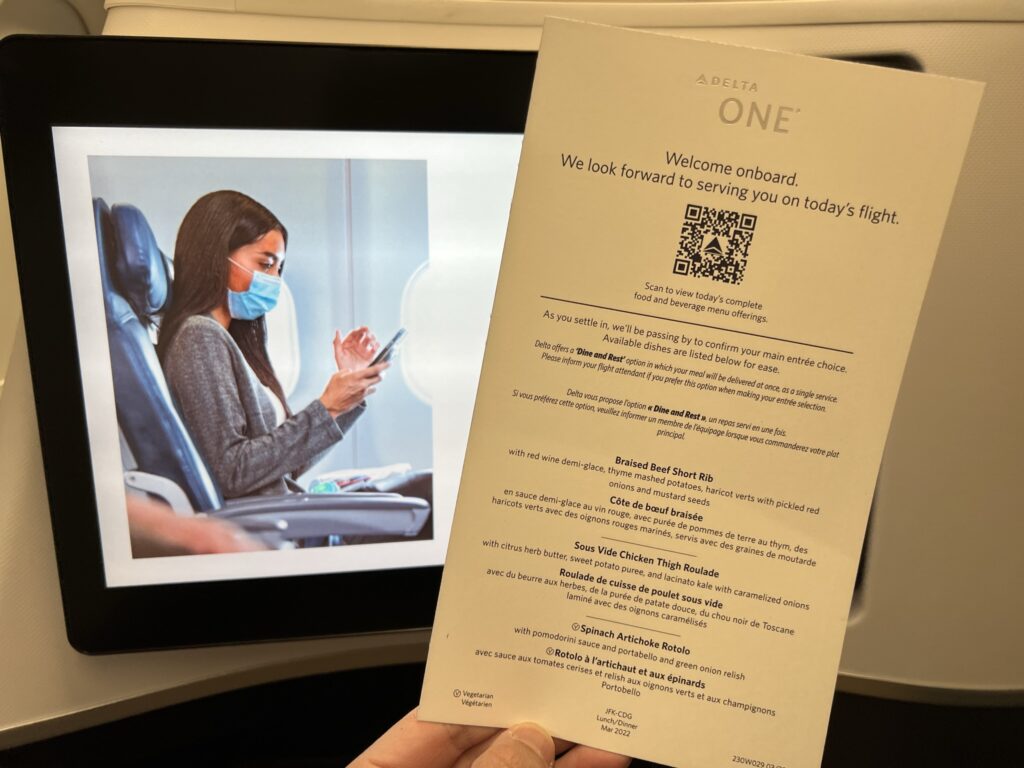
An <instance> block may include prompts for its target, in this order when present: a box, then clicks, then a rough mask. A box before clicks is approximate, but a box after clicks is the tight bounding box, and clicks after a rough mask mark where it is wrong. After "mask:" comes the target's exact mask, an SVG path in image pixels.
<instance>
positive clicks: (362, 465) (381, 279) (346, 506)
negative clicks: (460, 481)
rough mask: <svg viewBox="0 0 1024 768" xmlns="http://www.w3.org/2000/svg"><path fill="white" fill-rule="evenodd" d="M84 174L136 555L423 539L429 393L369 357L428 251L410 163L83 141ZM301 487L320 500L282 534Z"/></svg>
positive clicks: (420, 191)
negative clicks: (86, 152) (226, 154)
mask: <svg viewBox="0 0 1024 768" xmlns="http://www.w3.org/2000/svg"><path fill="white" fill-rule="evenodd" d="M89 175H90V182H91V186H92V190H93V204H94V207H95V211H96V219H97V230H98V231H97V244H98V248H99V256H100V261H101V266H102V267H103V268H104V269H105V271H106V273H107V277H108V281H107V282H108V285H109V287H108V290H107V291H106V292H105V300H106V302H107V311H108V314H109V313H111V312H118V313H120V315H121V316H120V317H119V318H118V322H117V323H115V324H110V325H109V326H108V340H109V344H110V348H111V363H112V368H113V380H114V397H115V401H116V407H117V419H118V428H119V431H120V433H121V437H122V444H121V449H122V461H123V464H124V467H125V469H126V470H127V472H126V493H127V500H126V505H127V513H128V519H129V529H130V532H131V542H132V552H133V555H134V556H135V557H146V556H153V555H172V554H198V553H203V552H221V553H223V552H239V551H246V550H253V549H260V548H271V547H272V548H281V547H283V546H288V547H314V546H332V545H353V544H366V543H382V542H388V541H393V542H401V541H413V540H418V539H425V538H431V537H432V535H433V526H432V521H431V502H432V472H431V467H432V465H433V462H432V457H431V408H430V404H429V402H425V401H424V399H423V398H422V397H419V396H418V395H417V393H416V392H415V391H413V390H412V389H411V388H410V387H409V386H408V384H407V383H406V381H404V380H403V377H402V376H401V366H402V357H401V355H400V354H397V355H396V354H393V353H392V356H391V359H390V362H389V363H383V364H381V363H378V364H376V365H373V366H371V365H370V363H371V362H373V361H374V359H375V357H376V356H377V353H378V352H379V351H380V348H381V346H382V345H383V344H385V343H386V342H387V341H388V336H386V335H384V334H388V335H390V334H391V333H392V332H393V330H394V329H397V328H399V324H400V317H401V311H402V306H401V299H402V292H403V289H404V287H405V285H406V284H407V283H408V282H409V280H410V279H411V278H412V277H413V275H415V274H416V271H417V270H418V269H420V268H421V267H422V266H423V265H424V264H426V263H427V262H428V261H429V251H428V241H427V183H426V178H427V173H426V162H425V161H423V160H282V159H247V158H242V159H227V158H219V159H211V158H166V157H91V158H90V160H89ZM155 180H159V183H154V181H155ZM126 324H130V327H131V331H132V332H129V333H125V332H124V331H125V327H126ZM143 332H144V333H143ZM146 336H148V337H149V338H146ZM378 337H379V338H380V340H378ZM152 340H155V345H153V344H152V343H151V341H152ZM149 347H153V348H154V349H155V351H156V358H157V359H156V364H154V360H153V357H152V355H151V354H150V349H149ZM389 366H390V367H389ZM165 388H166V391H164V390H165ZM168 395H169V397H168ZM140 400H148V401H149V402H140ZM154 401H155V402H154ZM172 484H173V486H175V487H174V488H173V490H172V489H171V488H172ZM382 492H386V493H388V494H389V495H388V496H387V497H386V498H384V499H382V498H380V497H379V496H378V495H377V494H380V493H382ZM305 493H310V494H321V495H324V496H328V495H330V496H333V497H336V498H335V499H332V500H328V499H326V498H325V499H321V500H318V501H320V502H321V503H320V507H321V509H318V510H317V511H316V512H315V513H313V514H312V515H307V518H310V519H306V520H304V521H303V523H302V525H301V530H297V531H292V530H290V529H291V528H292V525H291V524H290V521H289V520H288V518H287V513H288V512H289V511H290V510H292V509H300V508H301V507H304V506H309V500H308V499H306V498H304V497H301V496H300V497H297V498H291V497H290V495H293V494H305ZM182 497H184V498H182ZM254 497H257V498H254ZM259 497H283V498H279V499H278V500H277V506H276V507H275V508H274V509H273V510H271V511H267V509H266V502H267V501H268V500H269V499H264V498H259ZM247 499H252V500H253V501H257V502H259V503H258V504H253V503H248V504H246V503H245V501H246V500H247ZM232 505H234V508H232ZM375 505H379V507H380V508H379V509H378V508H377V506H375ZM161 506H163V507H166V509H164V510H161V509H160V508H161ZM161 511H163V512H164V513H165V514H173V513H175V512H178V513H180V512H194V511H200V512H209V513H214V514H213V515H212V516H210V517H207V518H206V519H202V520H188V521H187V525H185V526H184V527H182V526H181V522H182V521H181V520H180V519H179V520H175V519H174V518H173V517H168V518H164V517H162V516H161V514H160V513H161ZM222 511H223V512H222ZM374 512H375V513H376V514H372V513H374ZM368 513H370V514H368ZM274 514H280V518H279V522H278V523H277V525H275V524H274V523H275V521H273V520H271V519H269V518H271V517H272V516H273V515H274ZM175 523H179V525H178V528H179V529H181V530H179V531H175V530H174V524H175ZM190 537H191V538H190Z"/></svg>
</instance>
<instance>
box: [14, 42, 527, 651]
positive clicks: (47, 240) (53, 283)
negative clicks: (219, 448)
mask: <svg viewBox="0 0 1024 768" xmlns="http://www.w3.org/2000/svg"><path fill="white" fill-rule="evenodd" d="M535 62H536V54H534V53H526V52H487V51H453V50H426V49H403V48H370V47H353V46H328V45H296V44H290V43H263V42H220V41H197V40H160V39H149V38H53V37H27V36H14V37H9V38H6V39H5V40H3V42H2V43H0V131H2V140H3V151H4V165H5V170H6V177H7V188H8V197H9V201H10V210H11V223H12V230H13V235H14V244H15V256H16V260H17V264H18V277H19V280H20V284H21V296H22V308H23V312H24V318H25V331H26V336H27V340H28V351H29V363H30V368H31V373H32V381H33V391H34V396H35V401H36V410H37V419H38V424H39V435H40V443H41V446H42V454H43V465H44V468H45V472H46V486H47V494H48V497H49V503H50V514H51V520H52V524H53V533H54V542H55V546H56V552H57V564H58V572H59V576H60V584H61V593H62V598H63V603H64V616H65V624H66V627H67V633H68V639H69V641H70V642H71V645H72V646H74V647H75V648H76V649H78V650H79V651H82V652H86V653H107V652H118V651H128V650H148V649H158V648H173V647H184V646H194V645H210V644H220V643H238V642H252V641H261V640H280V639H286V638H296V637H315V636H326V635H337V634H357V633H368V632H384V631H396V630H405V629H417V628H423V627H429V626H430V624H431V622H432V619H433V613H434V607H435V603H436V598H437V590H438V586H439V584H440V577H441V568H440V566H436V567H426V568H422V567H420V568H408V569H399V570H390V571H364V572H355V573H344V574H341V573H339V574H321V575H305V576H285V577H274V578H263V579H245V580H233V581H218V582H201V583H182V584H161V585H151V586H137V587H117V588H108V587H107V586H106V581H105V577H104V568H103V560H102V554H101V545H100V530H99V519H98V514H97V509H96V501H95V499H96V496H95V488H94V483H93V471H92V461H91V456H90V453H89V441H88V434H87V431H86V421H85V404H84V401H83V396H82V384H81V367H80V365H79V360H78V349H77V345H76V336H75V328H74V317H73V314H72V303H71V290H70V281H69V275H68V267H67V259H66V252H65V247H64V234H63V224H62V218H61V209H60V203H59V195H58V189H57V177H56V167H55V161H54V150H53V137H52V128H53V126H56V125H82V126H117V127H130V126H135V127H175V128H221V129H232V128H237V129H273V130H326V131H330V130H353V131H355V130H360V131H373V130H378V131H416V132H441V133H452V132H454V133H522V132H523V130H524V127H525V122H526V112H527V106H528V103H529V94H530V87H531V84H532V79H533V71H534V65H535ZM217 72H229V73H243V75H244V76H243V77H237V78H231V77H226V78H223V79H218V78H216V77H211V73H217ZM353 73H355V74H356V75H357V76H355V77H353V76H352V75H353ZM274 94H278V95H280V96H281V104H280V107H279V108H278V109H267V108H266V104H267V98H268V95H270V96H273V95H274ZM54 350H59V353H55V352H54ZM353 596H359V598H354V597H353Z"/></svg>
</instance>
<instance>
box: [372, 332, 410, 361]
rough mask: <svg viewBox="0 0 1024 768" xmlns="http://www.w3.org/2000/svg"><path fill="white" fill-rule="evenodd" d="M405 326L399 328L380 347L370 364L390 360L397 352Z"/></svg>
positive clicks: (403, 335)
mask: <svg viewBox="0 0 1024 768" xmlns="http://www.w3.org/2000/svg"><path fill="white" fill-rule="evenodd" d="M405 334H406V331H405V328H399V329H398V331H397V332H396V333H395V335H394V336H392V337H391V340H390V341H389V342H388V343H387V344H385V345H384V346H383V347H381V348H380V351H379V352H378V353H377V356H376V357H375V358H373V362H371V363H370V365H376V364H377V363H386V362H387V361H388V360H390V359H391V358H392V357H393V356H394V354H395V353H396V352H398V346H399V345H400V344H401V343H402V339H404V338H405Z"/></svg>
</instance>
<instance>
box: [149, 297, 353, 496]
mask: <svg viewBox="0 0 1024 768" xmlns="http://www.w3.org/2000/svg"><path fill="white" fill-rule="evenodd" d="M164 374H165V375H166V377H167V383H168V385H169V386H170V389H171V394H173V395H174V399H175V402H176V404H177V406H178V411H179V412H180V413H181V417H182V420H183V421H184V422H185V426H186V427H188V431H189V432H190V433H191V435H192V439H193V440H194V441H195V443H196V447H197V448H198V449H199V453H200V454H202V456H203V458H204V459H205V460H206V464H207V466H208V467H209V468H210V471H211V472H212V473H213V477H214V479H215V480H216V481H217V484H218V485H219V486H220V490H221V492H222V493H223V494H224V497H225V498H228V499H232V498H236V497H239V496H254V495H273V494H281V493H288V492H289V491H292V490H301V487H300V486H299V485H298V484H296V483H295V481H294V478H295V477H297V476H298V475H300V474H302V472H303V471H304V468H305V467H306V466H307V465H309V464H311V463H313V462H314V461H315V460H316V459H317V458H318V457H319V456H320V455H321V454H322V453H323V452H324V451H326V450H327V449H328V448H330V447H331V446H332V445H334V444H335V443H337V442H338V441H339V440H341V438H342V437H343V436H344V434H345V432H346V431H348V429H349V427H350V426H351V425H352V423H353V422H354V421H355V420H356V419H357V418H359V415H360V414H361V413H362V412H363V410H364V409H365V407H366V406H365V403H363V404H360V405H359V406H358V407H357V408H355V409H353V410H351V411H349V412H348V413H343V414H342V415H340V416H339V417H338V418H337V419H333V418H331V415H330V414H329V413H328V412H327V409H326V408H324V406H323V404H322V403H321V402H320V401H319V400H314V401H313V402H312V403H310V404H309V405H307V406H306V407H305V408H303V409H302V410H301V411H298V412H297V413H295V414H293V415H292V416H291V417H289V418H287V419H285V421H284V422H283V423H282V424H281V425H280V426H275V424H276V419H275V417H274V407H273V405H272V404H271V402H270V395H268V394H267V393H266V391H265V390H264V388H263V385H262V384H260V381H259V379H257V378H256V374H255V373H253V370H252V369H251V368H250V367H249V364H248V363H247V362H245V358H244V357H243V356H242V351H241V350H240V349H239V348H238V345H237V344H235V340H234V339H232V338H231V335H230V334H229V333H228V332H227V331H226V330H225V329H224V328H223V327H222V326H221V324H220V323H218V322H217V321H216V320H214V319H213V318H212V317H207V316H203V315H195V316H193V317H190V318H188V319H187V320H186V321H185V322H184V323H183V324H182V326H181V328H180V329H179V330H178V333H177V334H176V335H175V337H174V339H173V340H172V341H171V346H170V348H169V349H168V350H167V352H166V354H165V356H164Z"/></svg>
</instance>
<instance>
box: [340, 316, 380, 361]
mask: <svg viewBox="0 0 1024 768" xmlns="http://www.w3.org/2000/svg"><path fill="white" fill-rule="evenodd" d="M379 348H380V344H378V343H377V338H376V337H375V336H374V335H373V334H372V333H370V329H369V328H367V327H366V326H365V325H364V326H362V327H361V328H356V329H355V330H354V331H349V332H348V333H347V334H345V338H342V337H341V331H335V332H334V362H335V364H337V366H338V370H339V371H359V370H362V369H363V368H365V367H366V366H368V365H369V364H370V362H371V361H372V360H373V356H374V355H376V354H377V350H378V349H379Z"/></svg>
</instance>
